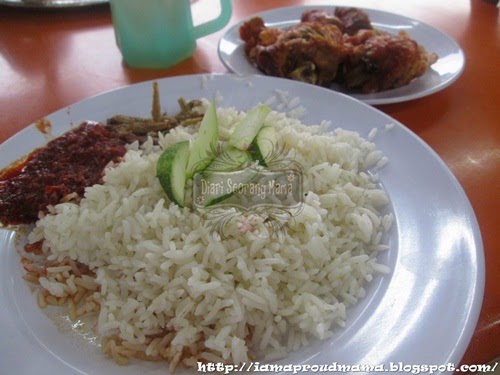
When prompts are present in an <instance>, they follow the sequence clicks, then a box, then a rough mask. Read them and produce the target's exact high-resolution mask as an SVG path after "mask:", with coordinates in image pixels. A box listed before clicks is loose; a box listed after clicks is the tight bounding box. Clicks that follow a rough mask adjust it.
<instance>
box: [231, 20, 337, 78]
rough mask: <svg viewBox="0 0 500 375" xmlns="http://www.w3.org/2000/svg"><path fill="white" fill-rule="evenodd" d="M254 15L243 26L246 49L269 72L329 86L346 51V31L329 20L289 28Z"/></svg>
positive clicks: (250, 57)
mask: <svg viewBox="0 0 500 375" xmlns="http://www.w3.org/2000/svg"><path fill="white" fill-rule="evenodd" d="M263 24H264V23H263V21H262V20H256V19H251V20H249V21H247V22H246V23H245V24H243V25H242V26H241V28H240V36H241V38H242V39H243V40H244V41H245V52H246V53H247V56H248V57H249V59H250V61H251V62H252V63H253V64H254V65H255V66H256V67H257V68H259V69H260V70H262V71H263V72H264V73H265V74H267V75H271V76H276V77H283V78H290V79H294V80H297V81H302V82H307V83H312V84H315V85H320V86H328V85H329V84H330V83H331V82H332V81H333V80H334V79H335V76H336V75H337V71H338V66H339V64H340V62H341V61H342V60H343V59H344V58H345V56H346V51H345V49H344V44H343V41H342V32H341V31H340V30H339V28H338V27H336V26H334V25H329V24H321V23H312V22H302V23H300V24H298V25H295V26H292V27H290V28H289V29H286V30H279V29H272V28H266V27H265V26H264V27H263ZM259 30H260V31H259Z"/></svg>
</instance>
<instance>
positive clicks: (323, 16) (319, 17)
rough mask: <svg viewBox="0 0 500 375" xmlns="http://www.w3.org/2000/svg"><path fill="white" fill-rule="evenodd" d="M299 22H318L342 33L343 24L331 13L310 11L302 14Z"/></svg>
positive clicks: (319, 10)
mask: <svg viewBox="0 0 500 375" xmlns="http://www.w3.org/2000/svg"><path fill="white" fill-rule="evenodd" d="M300 22H319V23H327V24H330V25H334V26H337V27H338V28H339V29H340V31H342V32H344V24H343V23H342V21H341V20H340V18H338V17H337V16H335V15H333V13H331V12H328V11H326V10H322V9H311V10H307V11H305V12H303V13H302V16H301V18H300Z"/></svg>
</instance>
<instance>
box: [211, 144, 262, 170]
mask: <svg viewBox="0 0 500 375" xmlns="http://www.w3.org/2000/svg"><path fill="white" fill-rule="evenodd" d="M252 161H253V159H252V156H251V155H250V153H249V152H248V151H243V150H240V149H237V148H236V147H233V146H230V145H228V144H227V143H224V144H223V145H222V147H221V150H220V152H219V153H218V154H217V156H216V157H215V158H214V160H212V163H211V164H210V165H209V166H208V167H207V168H206V169H205V171H206V172H213V171H216V172H229V171H235V170H238V169H242V168H244V167H246V166H248V165H249V164H250V163H251V162H252Z"/></svg>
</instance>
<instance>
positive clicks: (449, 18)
mask: <svg viewBox="0 0 500 375" xmlns="http://www.w3.org/2000/svg"><path fill="white" fill-rule="evenodd" d="M209 3H210V1H209ZM332 3H333V2H332V1H322V0H312V1H306V0H302V1H300V0H294V1H284V0H256V1H247V0H245V1H244V0H235V1H234V4H233V7H234V9H233V17H232V20H231V22H230V24H229V26H230V25H232V24H234V23H235V22H237V21H239V20H242V19H244V18H245V17H247V16H249V15H251V14H254V13H256V12H259V11H263V10H267V9H271V8H276V7H283V6H292V5H308V4H327V5H328V4H332ZM341 3H342V4H352V5H353V6H359V7H368V8H375V9H380V10H384V11H390V12H394V13H398V14H402V15H405V16H408V17H412V18H415V19H418V20H420V21H423V22H426V23H428V24H430V25H432V26H434V27H436V28H438V29H439V30H441V31H443V32H445V33H446V34H448V35H450V36H451V37H452V38H454V39H455V40H456V41H457V42H458V43H459V44H460V46H461V47H462V48H463V50H464V51H465V55H466V67H465V71H464V72H463V74H462V76H461V77H460V78H459V79H458V81H457V82H455V83H454V84H453V85H451V86H450V87H448V88H446V89H445V90H443V91H441V92H438V93H436V94H433V95H431V96H428V97H425V98H422V99H419V100H415V101H411V102H406V103H401V104H392V105H384V106H380V107H379V109H381V110H382V111H383V112H385V113H387V114H388V115H390V116H392V117H394V118H395V119H397V120H398V121H400V122H402V123H403V124H405V125H406V126H407V127H408V128H410V129H411V130H412V131H414V132H415V133H416V134H418V135H419V136H420V137H421V138H422V139H423V140H424V141H425V142H427V143H428V144H429V145H430V146H431V147H432V148H433V149H434V150H435V151H436V152H437V153H438V154H439V156H440V157H441V158H442V159H443V160H444V161H445V162H446V164H447V165H448V166H449V167H450V168H451V170H452V171H453V173H454V174H455V176H456V177H457V178H458V180H459V182H460V183H461V184H462V186H463V188H464V190H465V192H466V193H467V195H468V197H469V199H470V201H471V203H472V206H473V208H474V210H475V213H476V215H477V219H478V221H479V225H480V229H481V232H482V238H483V242H484V249H485V257H486V289H485V295H484V302H483V306H482V311H481V314H480V317H479V322H478V324H477V328H476V330H475V334H474V336H473V338H472V341H471V343H470V346H469V348H468V350H467V352H466V353H465V356H464V358H463V362H464V363H467V364H473V363H476V364H477V363H486V362H488V361H492V360H494V359H495V358H497V357H499V356H500V236H499V235H498V233H497V231H498V229H499V228H500V215H499V212H500V204H499V203H500V199H499V194H500V110H499V98H500V68H499V63H500V21H499V9H498V8H496V7H495V5H493V4H491V3H488V2H485V1H483V0H441V1H434V0H405V1H400V0H386V1H383V2H381V1H376V0H360V1H354V0H350V1H348V0H344V1H342V2H341ZM204 7H205V9H204ZM207 10H210V4H208V5H207V0H197V1H196V2H195V5H194V12H195V17H196V15H197V13H198V14H203V13H206V11H207ZM229 26H228V27H229ZM226 29H227V28H226ZM223 32H224V30H222V31H220V32H218V33H216V34H213V35H211V36H208V37H205V38H203V39H200V40H199V41H198V48H197V50H196V52H195V54H194V56H193V57H192V58H189V59H187V60H185V61H183V62H182V63H180V64H179V65H177V66H175V67H172V68H170V69H166V70H134V69H130V68H128V67H127V66H126V65H125V64H124V63H123V62H122V58H121V55H120V52H119V51H118V49H117V47H116V45H115V39H114V33H113V28H112V24H111V18H110V12H109V8H108V6H107V5H99V6H93V7H88V8H74V9H59V10H47V9H46V10H32V9H20V8H11V7H7V6H0V88H1V91H0V142H3V141H5V140H6V139H8V138H9V137H10V136H12V135H14V134H15V133H16V132H18V131H20V130H22V129H23V128H25V127H26V126H28V125H29V124H31V123H32V122H34V121H36V120H37V119H39V118H41V117H43V116H45V115H47V114H50V113H51V112H53V111H56V110H58V109H60V108H63V107H65V106H67V105H69V104H72V103H74V102H76V101H79V100H81V99H84V98H86V97H88V96H92V95H96V94H99V93H101V92H103V91H107V90H111V89H115V88H118V87H122V86H125V85H129V84H132V83H135V82H140V81H145V80H151V79H155V78H162V77H170V76H175V75H184V74H193V73H205V72H210V73H223V72H226V69H225V68H224V66H223V65H222V63H221V62H220V61H219V59H218V57H217V50H216V48H217V43H218V40H219V38H220V37H221V36H222V34H223ZM459 313H460V312H459V311H457V314H459Z"/></svg>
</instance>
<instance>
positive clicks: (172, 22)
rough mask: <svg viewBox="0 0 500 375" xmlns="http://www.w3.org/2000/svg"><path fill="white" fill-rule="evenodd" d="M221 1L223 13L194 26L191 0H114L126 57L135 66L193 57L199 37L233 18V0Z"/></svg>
mask: <svg viewBox="0 0 500 375" xmlns="http://www.w3.org/2000/svg"><path fill="white" fill-rule="evenodd" d="M205 1H207V0H205ZM219 1H220V6H221V13H220V15H219V16H218V17H217V18H215V19H213V20H210V21H208V22H205V23H202V24H200V25H197V26H194V25H193V19H192V16H191V2H190V0H141V1H139V0H111V1H110V5H111V14H112V17H113V25H114V29H115V37H116V44H117V45H118V48H120V50H121V53H122V56H123V59H124V60H125V61H126V62H127V64H128V65H129V66H130V67H132V68H148V69H162V68H168V67H170V66H172V65H175V64H177V63H179V62H180V61H182V60H184V59H186V58H188V57H190V56H192V55H193V53H194V50H195V49H196V39H198V38H201V37H202V36H205V35H208V34H211V33H214V32H216V31H218V30H220V29H222V28H223V27H224V26H226V25H227V23H228V22H229V19H230V18H231V12H232V8H231V0H219Z"/></svg>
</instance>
